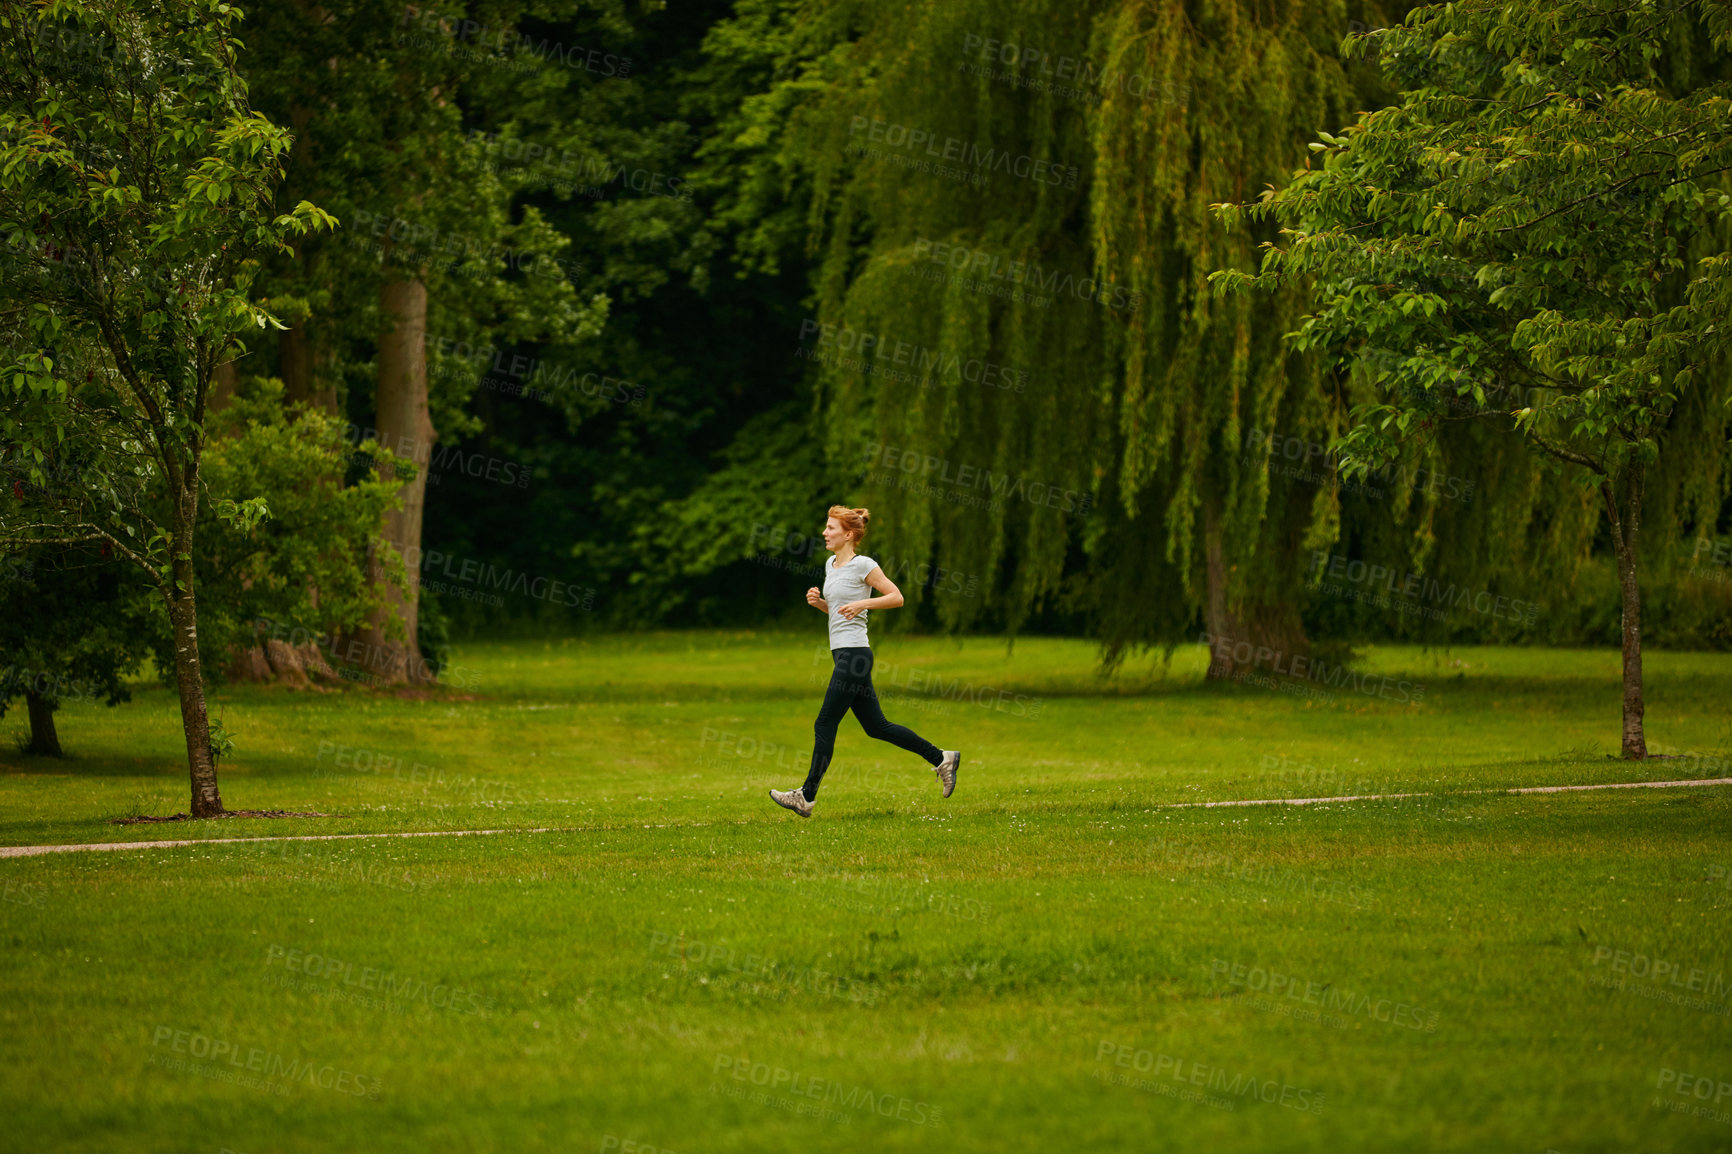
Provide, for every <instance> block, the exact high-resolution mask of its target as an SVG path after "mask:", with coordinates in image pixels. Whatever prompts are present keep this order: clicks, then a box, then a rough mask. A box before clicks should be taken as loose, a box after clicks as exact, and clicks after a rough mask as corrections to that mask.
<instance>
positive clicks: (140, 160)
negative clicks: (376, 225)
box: [0, 0, 334, 817]
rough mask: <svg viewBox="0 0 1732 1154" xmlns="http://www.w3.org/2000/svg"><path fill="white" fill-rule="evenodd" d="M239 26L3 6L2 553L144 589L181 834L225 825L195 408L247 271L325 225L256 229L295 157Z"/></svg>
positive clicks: (307, 214)
mask: <svg viewBox="0 0 1732 1154" xmlns="http://www.w3.org/2000/svg"><path fill="white" fill-rule="evenodd" d="M239 19H240V13H239V12H238V11H236V10H235V9H234V8H232V7H230V6H228V5H227V4H225V3H223V2H222V0H166V2H164V3H160V4H152V5H134V4H127V3H123V2H121V0H52V2H50V3H43V4H34V3H30V4H27V3H23V2H21V0H0V231H3V232H4V234H5V238H6V242H7V244H8V246H9V252H8V257H9V259H8V260H7V261H6V262H5V264H4V266H3V270H0V300H4V301H5V302H6V304H5V306H4V311H3V312H0V326H3V329H0V342H3V347H4V348H5V360H6V362H7V363H6V364H5V370H6V371H5V374H4V379H3V380H0V421H3V423H0V438H3V440H4V442H5V444H4V449H5V452H6V455H7V457H8V459H10V460H16V461H18V462H20V463H21V464H22V465H23V466H24V467H25V469H26V470H27V471H28V473H29V481H28V482H24V483H21V484H20V485H19V486H17V487H15V488H14V490H13V492H12V493H11V494H10V495H0V542H3V543H6V544H9V545H13V546H65V545H71V544H76V543H80V542H89V541H100V542H105V543H106V544H107V546H108V547H109V549H110V550H112V552H113V553H115V554H116V555H118V556H120V557H122V558H125V559H126V560H128V561H130V562H132V563H133V564H135V565H137V566H138V567H139V568H140V569H141V570H142V571H143V572H144V573H145V574H146V576H147V577H148V579H149V580H150V582H151V583H152V585H154V586H155V588H156V590H157V592H158V593H159V594H160V596H161V597H162V598H163V602H164V605H165V608H166V610H167V613H168V618H169V622H170V625H171V628H172V629H173V635H174V678H175V682H176V687H177V689H178V692H179V697H180V707H181V721H182V724H183V728H184V729H185V733H186V746H187V762H188V767H189V770H190V774H191V779H192V807H191V809H192V815H193V816H194V817H215V816H218V815H220V814H221V813H222V812H223V804H222V797H221V795H220V794H219V792H218V790H217V778H216V765H215V761H214V759H213V757H212V755H211V740H210V726H209V720H208V718H207V716H206V712H205V698H204V679H203V673H202V666H201V663H200V659H199V647H198V610H197V602H196V600H195V590H194V563H193V556H194V554H193V550H194V547H195V540H194V538H195V530H196V528H197V525H198V515H199V507H200V499H201V494H202V482H201V480H200V466H201V464H202V462H203V457H204V450H205V445H206V432H205V427H204V425H205V410H206V403H207V399H208V397H209V395H210V392H211V384H212V379H213V377H214V375H215V373H216V369H217V366H218V365H219V364H222V363H224V362H227V361H230V360H233V359H235V358H236V357H237V356H240V355H243V354H244V353H245V351H246V349H245V345H244V343H243V342H242V340H241V335H242V334H243V333H246V332H249V331H252V330H258V329H263V328H265V327H266V326H267V325H269V324H270V322H271V318H270V317H269V316H268V315H267V314H266V313H265V312H264V311H263V310H262V309H260V308H259V307H258V306H256V305H255V304H254V303H253V302H252V300H251V299H250V296H249V291H248V290H249V287H250V284H251V280H252V277H253V275H254V271H255V268H256V264H255V262H254V260H253V259H252V258H253V256H254V255H255V254H258V253H262V252H269V251H280V250H282V249H284V248H285V247H286V246H287V242H288V240H289V238H291V237H295V236H299V235H303V234H305V233H307V232H309V231H311V230H313V229H316V228H319V227H328V226H329V225H331V224H332V223H334V222H333V221H332V220H331V218H330V217H329V216H328V215H327V214H325V213H324V212H322V211H321V210H319V209H317V208H315V207H313V206H312V205H309V204H306V203H304V202H303V203H302V204H300V205H298V206H297V207H296V208H295V210H294V211H293V212H292V213H288V214H284V215H273V214H272V212H271V191H272V188H273V186H274V185H275V184H276V182H277V181H278V180H279V179H280V177H281V162H282V158H283V157H284V155H285V154H286V153H287V151H288V148H289V145H290V138H289V135H288V133H286V132H285V131H284V130H282V129H280V128H278V127H277V126H275V125H273V124H271V123H270V122H269V121H268V120H266V119H265V118H263V117H261V116H256V115H254V114H252V113H251V112H250V111H249V110H248V108H247V103H246V86H245V83H244V82H243V81H242V80H241V79H240V77H239V75H238V74H237V72H236V70H235V53H236V49H237V48H238V45H237V43H236V41H235V39H234V36H233V28H234V25H235V24H236V22H237V21H238V20H239ZM158 501H160V502H161V504H162V506H163V507H164V508H165V509H166V512H165V513H163V514H162V515H160V516H159V515H158V514H157V513H156V512H155V508H156V503H157V502H158ZM219 512H220V513H221V514H222V515H223V516H225V517H227V518H229V519H231V520H233V521H235V522H236V523H238V524H241V525H248V524H253V523H256V522H257V521H258V520H259V519H261V518H262V517H263V516H265V515H266V510H265V509H264V507H263V505H262V503H260V502H257V501H246V502H235V501H232V500H228V501H225V502H223V503H222V505H221V506H220V508H219Z"/></svg>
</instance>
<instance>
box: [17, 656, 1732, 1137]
mask: <svg viewBox="0 0 1732 1154" xmlns="http://www.w3.org/2000/svg"><path fill="white" fill-rule="evenodd" d="M878 659H879V672H878V683H879V686H880V689H881V690H882V691H883V692H884V696H885V699H886V712H887V713H888V714H889V715H890V716H891V717H892V718H893V719H895V720H900V721H902V722H904V723H905V724H908V725H910V726H911V727H913V728H915V729H916V730H918V731H920V732H922V733H923V734H925V735H927V736H929V737H931V738H932V739H933V740H934V741H936V742H938V743H939V744H941V745H944V746H947V747H950V746H955V747H960V748H962V749H964V750H965V751H966V753H967V760H966V761H965V763H964V770H963V775H962V779H961V782H960V784H959V786H958V789H957V792H956V795H955V796H954V797H953V798H951V799H950V800H949V801H944V800H942V799H940V797H939V796H938V793H937V789H936V786H935V784H934V783H933V779H932V776H931V774H930V772H929V771H928V770H927V769H926V768H925V767H924V765H923V764H922V763H920V762H919V761H918V760H917V759H914V758H912V757H910V756H909V755H907V754H904V753H902V752H901V751H898V750H895V749H893V748H890V747H887V746H882V745H878V744H877V743H872V742H869V741H868V740H867V739H866V738H864V737H863V736H862V735H861V734H860V732H859V729H858V726H857V725H856V724H855V723H854V722H853V721H852V720H849V721H846V722H844V723H843V730H842V735H841V738H840V740H839V742H838V749H837V758H836V762H835V764H834V766H833V767H832V770H831V773H830V776H829V777H828V778H827V779H826V782H825V787H824V793H823V794H822V795H821V797H820V802H819V807H818V812H817V814H816V816H814V817H813V818H812V819H811V820H810V821H801V820H800V819H799V818H797V817H794V816H793V815H791V814H787V813H785V812H783V811H781V810H779V809H776V808H774V807H773V806H772V805H771V804H770V803H769V801H768V799H767V798H766V797H765V796H764V791H765V789H766V788H767V787H769V786H772V785H775V786H792V785H795V784H797V783H798V782H799V780H800V779H801V778H802V777H803V776H804V767H805V758H806V752H807V750H808V749H809V746H810V741H811V729H810V725H811V716H812V714H813V712H814V711H815V709H816V705H817V701H818V699H819V697H820V695H821V692H822V685H821V680H822V678H823V677H824V676H826V675H827V672H828V661H827V657H826V655H825V654H824V653H823V652H822V650H821V649H820V648H819V647H818V646H817V645H815V644H813V639H812V638H808V637H799V638H790V637H786V636H779V635H764V634H739V635H726V634H714V633H705V634H670V635H653V636H638V637H629V638H608V639H595V640H585V641H567V642H562V641H550V642H546V643H542V642H536V643H513V644H491V645H470V646H467V647H464V648H463V649H462V650H461V651H460V652H459V654H458V656H457V662H458V664H459V665H460V666H461V667H462V670H461V672H462V680H463V682H464V687H463V688H461V689H441V690H438V691H435V692H434V693H433V694H431V695H430V696H429V697H427V698H426V699H422V700H408V699H402V698H398V697H393V696H388V695H384V694H368V693H363V692H356V691H343V692H332V693H326V694H314V693H295V692H290V691H285V690H279V689H274V688H258V687H231V688H227V689H224V690H221V691H219V692H218V693H217V694H216V695H215V700H214V703H213V710H214V711H216V712H219V713H220V714H221V715H222V716H223V717H224V719H225V722H226V724H227V725H228V727H229V728H230V729H231V730H232V731H234V732H235V733H236V734H237V737H238V742H239V747H238V749H237V750H236V752H235V754H234V755H233V757H232V759H231V761H230V762H229V763H226V764H225V765H224V767H223V794H224V800H225V802H226V803H227V804H228V805H229V806H230V807H231V808H248V809H277V808H286V809H316V810H320V811H322V812H326V813H330V814H335V815H338V816H334V817H329V818H321V819H291V820H280V821H265V820H241V819H237V820H228V821H223V822H214V823H198V824H197V825H194V824H191V823H186V824H173V825H146V826H140V825H129V826H118V825H113V824H111V819H112V818H114V817H116V816H122V815H126V814H130V813H170V812H174V811H176V810H182V809H185V808H186V792H187V790H186V774H185V761H184V752H183V749H182V747H181V745H180V736H179V731H178V724H177V712H176V707H175V704H174V700H173V698H172V696H171V695H170V694H168V693H166V692H164V691H163V690H161V689H156V688H150V689H144V690H141V691H140V692H139V693H138V694H137V697H136V700H135V701H134V702H133V703H132V704H130V705H126V706H121V707H119V708H116V709H107V708H104V707H100V706H90V705H73V706H69V707H68V708H67V709H66V710H64V711H63V712H62V714H61V715H60V723H61V724H60V729H61V738H62V742H63V744H64V745H65V746H66V747H67V749H68V751H69V753H70V754H71V756H70V757H69V759H67V760H66V761H63V762H46V761H42V760H39V759H34V758H23V757H20V756H18V755H16V754H14V753H11V752H10V748H8V751H7V754H6V755H5V756H4V757H0V765H3V767H4V774H3V776H0V823H3V824H0V843H5V844H12V845H21V844H41V843H50V842H90V841H105V840H107V841H135V840H145V839H152V838H184V837H195V838H207V839H211V840H212V841H213V843H214V842H216V841H219V840H220V839H225V838H235V837H244V836H277V835H284V834H294V833H351V832H384V831H429V830H440V829H513V830H531V829H538V828H543V827H546V828H550V829H551V830H552V832H539V833H532V832H515V833H509V834H501V835H492V836H486V837H427V838H405V839H364V840H347V841H335V842H330V841H323V842H301V843H266V844H259V843H236V844H229V845H223V844H211V845H209V846H197V847H184V848H171V849H160V850H145V851H121V852H116V853H79V854H52V855H45V856H41V857H31V858H22V859H8V860H0V885H3V886H4V898H5V900H4V902H3V903H0V941H3V942H4V944H5V951H4V954H3V955H0V956H3V958H4V962H3V966H4V969H3V971H0V972H3V974H4V986H3V989H4V992H5V994H6V995H7V996H6V997H5V999H4V1002H3V1009H0V1023H3V1025H4V1030H3V1033H0V1049H3V1051H4V1062H3V1063H0V1115H3V1116H4V1117H5V1118H7V1119H9V1120H10V1121H9V1124H8V1125H6V1126H5V1127H4V1128H0V1149H8V1150H11V1149H16V1150H30V1151H37V1150H90V1151H112V1150H129V1151H130V1150H138V1151H209V1152H211V1154H220V1152H221V1151H222V1150H223V1149H225V1148H226V1149H228V1150H231V1151H235V1152H236V1154H260V1152H272V1151H281V1152H291V1151H296V1152H298V1151H343V1152H348V1151H362V1150H365V1151H416V1152H425V1151H443V1150H480V1151H500V1152H509V1151H521V1150H530V1151H539V1150H548V1151H556V1150H557V1151H568V1150H569V1151H583V1150H594V1151H601V1152H606V1151H619V1152H621V1154H636V1152H640V1151H641V1152H644V1154H649V1152H653V1151H663V1150H665V1151H673V1152H675V1154H693V1152H702V1151H741V1152H745V1151H802V1152H804V1151H817V1150H862V1151H878V1150H905V1149H906V1150H916V1149H918V1150H942V1151H1022V1150H1030V1151H1068V1150H1173V1151H1193V1150H1196V1151H1210V1150H1235V1151H1237V1150H1244V1151H1266V1150H1267V1151H1285V1150H1318V1151H1324V1150H1329V1151H1337V1150H1464V1151H1465V1150H1472V1151H1481V1150H1513V1151H1532V1152H1534V1154H1544V1152H1545V1151H1547V1150H1556V1151H1559V1152H1560V1154H1576V1152H1578V1151H1590V1150H1603V1151H1614V1150H1615V1151H1625V1150H1704V1151H1706V1150H1727V1149H1732V1013H1729V1006H1732V986H1729V984H1728V982H1727V979H1726V976H1725V973H1726V970H1727V968H1728V965H1729V964H1732V933H1729V932H1728V931H1729V929H1732V921H1729V919H1732V887H1729V882H1728V879H1729V878H1732V838H1729V837H1728V834H1729V833H1732V790H1728V788H1727V787H1724V786H1709V787H1699V788H1691V789H1673V790H1623V791H1608V792H1593V793H1574V794H1562V795H1551V794H1548V795H1525V796H1510V795H1501V794H1472V793H1468V792H1466V791H1469V790H1488V789H1498V788H1501V787H1508V786H1522V785H1544V784H1566V783H1569V784H1576V783H1589V782H1607V781H1620V780H1621V781H1630V780H1673V779H1686V778H1698V779H1699V778H1705V777H1723V776H1732V770H1728V768H1727V763H1726V761H1725V758H1726V752H1727V749H1728V748H1729V747H1732V722H1729V719H1728V712H1729V711H1728V705H1727V703H1728V702H1729V701H1732V656H1718V655H1706V654H1652V655H1650V657H1649V661H1648V674H1649V680H1648V687H1649V697H1648V718H1649V735H1650V740H1651V742H1652V743H1654V744H1655V745H1656V746H1657V747H1660V748H1663V749H1664V750H1666V751H1667V752H1671V751H1674V750H1675V751H1678V752H1680V753H1686V754H1690V755H1692V756H1689V757H1686V758H1684V759H1682V760H1675V761H1656V762H1650V763H1647V764H1644V765H1641V766H1631V765H1628V764H1624V763H1621V762H1619V761H1617V760H1615V759H1613V758H1610V757H1608V756H1607V755H1608V754H1610V753H1615V752H1616V737H1617V731H1618V712H1617V711H1618V693H1617V680H1618V674H1617V655H1616V654H1615V653H1613V652H1609V651H1607V652H1602V651H1584V652H1561V651H1543V650H1510V649H1469V650H1457V651H1450V652H1441V651H1422V650H1418V649H1412V648H1386V649H1379V650H1376V651H1374V652H1372V653H1371V654H1370V655H1369V656H1368V657H1367V659H1366V662H1365V664H1366V666H1367V667H1368V668H1369V669H1371V670H1374V671H1376V672H1377V673H1379V674H1386V675H1388V677H1389V678H1390V679H1391V682H1390V683H1389V684H1395V683H1399V682H1401V681H1405V682H1407V683H1408V684H1409V686H1410V687H1412V686H1419V685H1422V686H1423V696H1422V698H1421V699H1420V700H1419V701H1417V702H1412V701H1409V702H1406V703H1403V702H1399V701H1393V700H1389V699H1387V698H1380V697H1376V696H1367V695H1364V694H1356V693H1352V692H1343V691H1339V690H1338V691H1336V692H1335V693H1334V696H1333V698H1332V699H1330V700H1302V699H1300V698H1297V697H1294V696H1291V695H1288V694H1284V693H1279V692H1275V691H1272V690H1269V689H1264V688H1259V687H1254V686H1236V687H1205V686H1203V685H1202V684H1201V681H1200V675H1201V669H1202V665H1203V660H1204V656H1203V653H1202V651H1201V649H1200V648H1194V649H1191V650H1185V651H1180V652H1179V653H1177V654H1175V655H1174V657H1173V660H1172V662H1171V664H1170V665H1165V664H1163V663H1162V662H1161V661H1160V659H1159V658H1158V657H1155V658H1142V659H1138V660H1133V661H1131V662H1129V663H1128V664H1127V665H1126V666H1125V667H1124V668H1123V669H1121V670H1119V671H1118V673H1117V674H1116V675H1115V676H1114V677H1112V678H1110V679H1103V678H1101V677H1099V676H1098V675H1097V672H1096V666H1095V652H1094V650H1093V648H1092V647H1091V646H1089V645H1087V644H1085V643H1081V642H1071V641H1058V640H1047V639H1028V640H1023V641H1019V642H1018V643H1017V644H1016V646H1015V648H1014V651H1010V652H1007V650H1006V647H1005V645H1004V643H1003V642H1002V641H990V640H984V639H982V640H969V641H967V642H962V643H958V642H956V641H944V640H920V639H903V638H895V637H892V638H887V639H884V640H882V641H880V643H879V647H878ZM815 679H816V680H815ZM964 687H966V696H965V695H964ZM1408 696H1409V697H1412V696H1415V695H1414V694H1412V693H1411V692H1410V693H1409V694H1408ZM15 719H16V720H15ZM7 724H8V725H9V726H12V727H16V726H17V725H19V724H21V717H19V715H17V714H13V715H9V716H8V719H7ZM1408 790H1422V791H1426V792H1428V793H1437V794H1441V795H1442V796H1431V797H1425V798H1419V799H1407V800H1403V801H1398V802H1345V803H1339V804H1332V805H1326V806H1307V807H1253V808H1227V809H1204V808H1172V807H1171V804H1170V803H1175V802H1191V801H1202V800H1221V799H1233V798H1250V797H1273V796H1318V795H1342V794H1349V793H1360V792H1367V791H1390V792H1398V791H1408Z"/></svg>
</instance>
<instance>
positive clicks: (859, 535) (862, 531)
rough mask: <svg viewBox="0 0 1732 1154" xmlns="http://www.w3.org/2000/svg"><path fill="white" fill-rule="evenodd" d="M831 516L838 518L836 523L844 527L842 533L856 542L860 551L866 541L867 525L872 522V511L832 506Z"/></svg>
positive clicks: (855, 544)
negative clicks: (861, 544) (861, 545)
mask: <svg viewBox="0 0 1732 1154" xmlns="http://www.w3.org/2000/svg"><path fill="white" fill-rule="evenodd" d="M830 516H832V517H834V518H836V523H837V524H838V525H841V526H842V531H843V532H844V533H846V534H848V536H849V537H851V538H852V539H853V541H854V547H855V548H856V549H858V548H859V547H860V542H862V541H864V540H865V539H866V523H867V522H868V521H870V520H872V511H871V510H870V509H850V508H849V507H848V506H846V505H831V506H830Z"/></svg>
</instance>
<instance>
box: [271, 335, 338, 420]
mask: <svg viewBox="0 0 1732 1154" xmlns="http://www.w3.org/2000/svg"><path fill="white" fill-rule="evenodd" d="M277 351H278V353H279V354H280V355H281V358H282V373H283V399H284V400H286V401H288V402H289V403H290V404H297V403H298V404H303V405H306V406H308V407H309V408H314V409H321V410H323V411H324V412H326V413H329V414H330V415H331V416H333V417H334V416H336V415H337V383H336V382H335V381H333V380H331V379H330V372H329V368H330V364H329V361H330V358H329V356H328V355H327V353H326V350H325V349H324V348H322V347H321V346H320V345H319V344H318V343H317V342H316V341H314V340H313V338H312V336H311V335H310V334H309V333H308V332H307V326H306V325H305V324H304V323H303V324H298V325H290V326H289V327H288V328H286V329H284V330H283V331H282V332H281V333H279V334H278V335H277Z"/></svg>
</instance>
